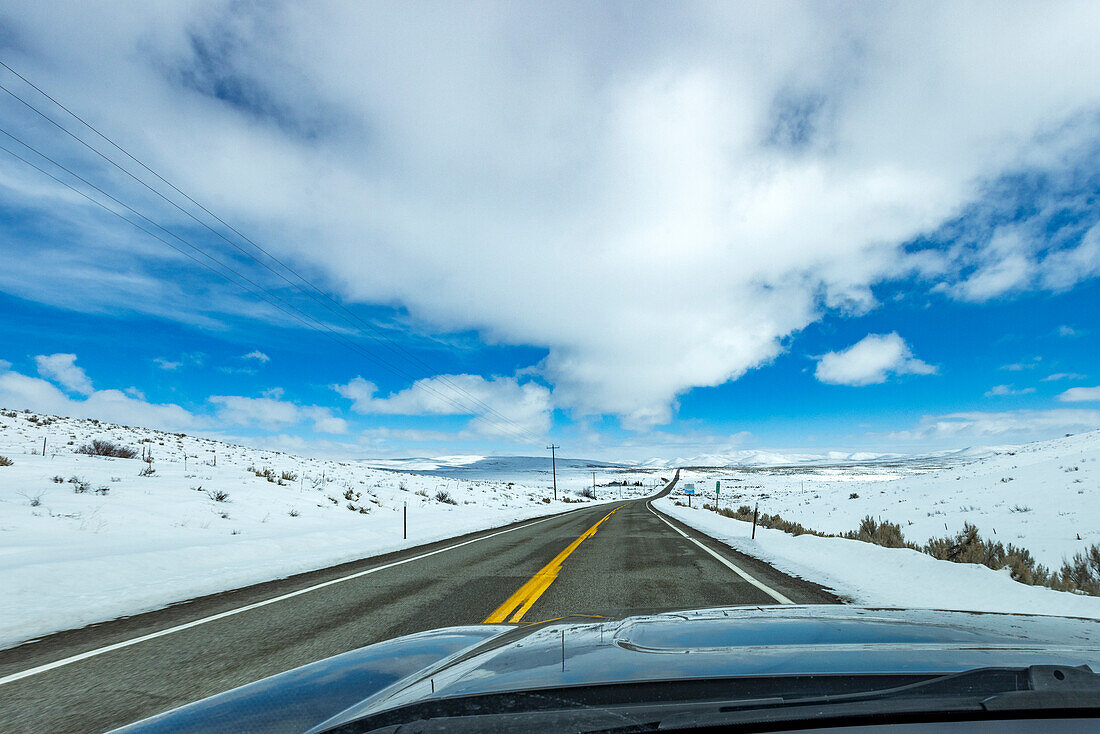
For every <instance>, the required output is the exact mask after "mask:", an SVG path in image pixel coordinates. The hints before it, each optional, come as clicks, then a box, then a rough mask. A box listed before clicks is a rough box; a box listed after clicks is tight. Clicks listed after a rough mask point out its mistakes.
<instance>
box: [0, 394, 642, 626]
mask: <svg viewBox="0 0 1100 734" xmlns="http://www.w3.org/2000/svg"><path fill="white" fill-rule="evenodd" d="M43 438H45V441H46V453H45V455H42V453H41V450H42V441H43ZM97 439H98V440H104V441H110V442H113V443H115V444H118V445H120V446H126V447H130V448H133V449H135V450H137V451H138V458H133V459H122V458H108V457H101V456H87V455H84V454H81V453H78V452H77V450H78V449H79V448H80V447H81V446H83V445H84V444H86V443H88V442H89V441H93V440H97ZM143 454H145V455H151V456H152V463H150V464H147V463H146V462H144V461H142V459H141V458H140V456H141V455H143ZM0 456H5V457H7V458H8V459H10V460H11V461H12V462H13V463H12V465H11V466H0V588H2V589H3V592H2V593H0V646H4V645H10V644H13V643H16V642H19V641H21V640H25V639H28V638H32V637H35V636H39V635H42V634H45V633H49V632H53V631H57V630H61V629H67V628H71V627H77V626H81V625H84V624H88V623H92V622H97V621H102V620H105V619H110V618H113V617H117V616H119V615H124V614H133V613H136V612H141V611H145V610H149V609H154V608H158V607H161V606H164V605H166V604H169V603H171V602H175V601H179V600H182V599H187V598H190V597H193V596H196V595H201V594H208V593H214V592H218V591H223V590H226V589H230V588H235V587H239V586H243V585H247V584H251V583H256V582H260V581H265V580H268V579H272V578H278V577H281V576H286V575H288V574H292V573H297V572H300V571H308V570H312V569H316V568H322V567H325V566H328V565H332V564H335V563H340V562H342V561H347V560H352V559H356V558H362V557H364V556H369V555H375V554H379V553H386V552H389V551H393V550H397V549H400V548H404V547H409V546H412V545H418V544H421V543H425V542H429V541H432V540H437V539H440V538H446V537H452V536H455V535H459V534H462V533H466V532H471V531H474V530H480V529H483V528H488V527H494V526H499V525H504V524H507V523H510V522H513V521H515V520H519V519H523V518H529V517H534V516H538V515H545V514H549V513H552V512H560V511H564V510H567V509H570V508H573V507H576V506H577V505H576V504H574V503H578V502H587V501H588V500H586V499H583V498H581V497H578V496H577V495H576V491H577V490H579V489H580V488H583V487H585V486H588V485H589V484H590V483H591V476H590V475H589V476H588V478H587V479H586V480H585V481H577V482H572V483H570V482H568V481H562V478H561V477H559V482H558V486H559V498H560V499H559V501H557V502H554V501H552V500H551V499H550V478H549V477H545V478H543V477H538V476H531V478H530V480H529V481H526V482H519V481H512V480H510V479H508V478H507V477H504V478H499V479H493V480H490V479H481V480H458V479H452V478H447V477H440V476H428V475H418V474H408V473H401V472H395V471H387V470H383V469H377V468H370V467H367V466H365V465H364V464H362V463H360V462H355V461H331V460H320V459H311V458H306V457H301V456H292V455H289V454H284V453H280V452H276V451H264V450H258V449H252V448H248V447H245V446H236V445H231V444H226V443H221V442H218V441H212V440H209V439H203V438H195V437H192V436H186V435H183V434H172V433H163V432H160V431H154V430H148V429H143V428H132V427H127V426H118V425H112V424H107V423H101V422H99V421H95V420H84V419H70V418H58V417H53V416H46V415H39V414H35V413H25V412H15V411H9V410H4V411H0ZM148 468H151V469H152V473H151V474H149V475H148V476H142V475H141V474H142V472H146V473H147V469H148ZM643 479H644V480H646V484H647V485H649V486H651V485H652V481H651V478H650V477H649V476H648V475H646V474H639V475H638V477H637V480H638V481H641V480H643ZM603 481H604V478H602V477H601V482H603ZM648 491H652V490H651V489H649V488H648V486H645V487H625V488H620V487H616V490H615V494H614V498H617V497H618V496H619V493H620V492H621V493H622V494H623V496H624V497H631V496H640V495H641V494H643V493H644V492H648ZM603 494H606V495H607V496H606V499H607V500H611V499H612V498H613V497H612V495H611V493H610V492H606V493H605V492H603V491H601V495H603ZM565 499H568V500H569V502H566V501H564V500H565ZM406 505H407V506H408V539H403V538H402V515H403V510H404V508H405V506H406Z"/></svg>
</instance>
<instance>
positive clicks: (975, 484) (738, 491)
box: [680, 431, 1100, 567]
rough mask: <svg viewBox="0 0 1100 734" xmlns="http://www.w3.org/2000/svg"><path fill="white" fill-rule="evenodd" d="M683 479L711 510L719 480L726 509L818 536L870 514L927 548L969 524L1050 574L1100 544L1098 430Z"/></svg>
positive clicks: (692, 473) (705, 472)
mask: <svg viewBox="0 0 1100 734" xmlns="http://www.w3.org/2000/svg"><path fill="white" fill-rule="evenodd" d="M680 479H681V482H682V483H683V484H687V483H693V484H695V486H696V491H699V492H704V493H705V498H706V501H707V502H709V503H713V502H714V484H715V482H716V481H720V482H721V491H720V495H719V498H720V501H721V505H722V506H723V507H726V506H732V507H737V506H739V505H755V504H756V503H757V502H759V503H760V511H761V512H766V513H769V514H779V515H780V516H781V517H783V518H784V519H787V520H794V521H796V522H800V523H802V524H803V525H805V526H806V527H808V528H813V529H814V530H819V531H822V532H830V533H842V532H846V531H848V530H855V529H856V528H857V527H858V526H859V521H860V519H861V518H863V517H864V516H866V515H871V516H872V517H875V518H880V519H882V520H889V521H890V522H895V523H898V524H899V525H901V528H902V532H904V533H905V537H906V538H907V539H909V540H912V541H915V542H917V543H924V542H925V541H927V540H928V539H929V538H930V537H932V536H939V535H944V534H945V533H947V532H951V533H954V532H955V531H956V530H959V529H961V528H962V525H963V523H964V522H969V523H972V524H974V525H977V526H978V529H979V530H981V533H982V536H983V537H987V538H989V539H991V540H997V541H1001V542H1002V543H1005V544H1008V543H1013V544H1015V545H1022V546H1024V547H1026V548H1027V549H1028V550H1030V551H1031V552H1032V554H1033V555H1034V556H1035V557H1036V559H1037V560H1038V561H1039V562H1040V563H1042V564H1044V565H1046V566H1053V567H1059V566H1061V565H1062V560H1063V558H1064V557H1068V556H1072V555H1073V554H1074V553H1076V552H1078V551H1081V550H1083V549H1084V548H1087V547H1088V546H1089V545H1092V544H1093V543H1100V491H1098V489H1100V431H1091V432H1089V433H1082V434H1078V435H1075V436H1068V437H1066V438H1059V439H1054V440H1052V441H1041V442H1037V443H1032V444H1025V445H1022V446H1014V447H1003V448H998V449H987V450H982V451H974V452H968V453H957V454H953V455H950V456H947V457H932V458H913V459H899V460H890V461H875V462H862V463H851V464H832V465H829V464H817V465H800V466H786V467H776V466H772V467H758V468H736V469H692V470H684V471H682V472H681V473H680ZM852 495H856V496H854V497H853V496H852ZM1078 536H1080V537H1078Z"/></svg>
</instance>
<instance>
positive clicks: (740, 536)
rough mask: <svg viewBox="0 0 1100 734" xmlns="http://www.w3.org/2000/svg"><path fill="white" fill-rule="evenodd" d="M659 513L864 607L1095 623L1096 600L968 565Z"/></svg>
mask: <svg viewBox="0 0 1100 734" xmlns="http://www.w3.org/2000/svg"><path fill="white" fill-rule="evenodd" d="M653 505H654V507H656V508H657V509H658V510H660V511H661V512H664V513H666V514H668V515H669V516H671V517H674V518H676V519H677V520H680V521H681V522H683V523H685V524H687V525H689V526H691V527H693V528H695V529H696V530H699V531H700V532H703V533H705V534H707V535H709V536H711V537H712V538H715V539H716V540H719V541H721V542H723V543H726V544H727V545H729V546H730V547H731V548H733V549H735V550H738V551H740V552H742V553H745V554H746V555H750V556H753V557H755V558H759V559H761V560H763V561H766V562H767V563H770V564H771V565H773V566H775V567H776V568H777V569H779V570H780V571H783V572H785V573H788V574H791V575H793V576H798V577H800V578H804V579H806V580H808V581H813V582H815V583H818V584H821V585H823V586H825V587H827V588H829V589H831V590H833V591H835V592H836V593H838V594H840V595H842V596H844V597H846V598H848V599H850V600H851V601H852V602H854V603H857V604H862V605H866V606H883V607H921V608H929V609H958V610H966V611H977V612H1017V613H1025V614H1055V615H1062V616H1072V617H1091V618H1096V619H1100V597H1094V596H1082V595H1078V594H1071V593H1068V592H1063V591H1053V590H1051V589H1047V588H1045V587H1039V586H1027V585H1025V584H1021V583H1019V582H1017V581H1013V580H1012V579H1011V578H1010V577H1009V573H1008V570H1007V569H1004V570H1002V571H993V570H991V569H989V568H986V567H985V566H981V565H977V564H970V563H952V562H950V561H939V560H936V559H935V558H932V557H931V556H928V555H925V554H924V553H921V552H919V551H914V550H909V549H907V548H883V547H882V546H877V545H872V544H870V543H864V542H861V541H858V540H847V539H844V538H820V537H817V536H814V535H799V536H794V535H790V534H788V533H785V532H783V531H781V530H769V529H767V528H761V527H758V528H757V529H756V539H755V540H753V539H751V538H750V535H751V532H752V523H746V522H742V521H740V520H734V519H732V518H728V517H723V516H722V515H719V514H718V513H716V512H712V511H710V510H702V509H699V508H698V507H694V508H691V509H689V508H687V507H683V506H680V505H676V504H675V501H674V498H673V497H671V496H670V497H664V498H662V499H659V500H655V501H654V502H653Z"/></svg>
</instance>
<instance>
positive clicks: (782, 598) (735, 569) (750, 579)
mask: <svg viewBox="0 0 1100 734" xmlns="http://www.w3.org/2000/svg"><path fill="white" fill-rule="evenodd" d="M646 507H648V508H649V511H650V512H652V513H653V514H654V515H656V516H657V519H659V520H660V521H661V522H663V523H664V524H665V525H668V526H669V527H670V528H672V529H673V530H675V531H676V532H678V533H679V534H680V535H682V536H684V537H685V538H687V539H688V540H690V541H691V542H692V543H695V545H697V546H699V547H700V548H702V549H703V550H705V551H706V552H707V553H709V554H711V555H712V556H714V557H715V558H717V559H718V561H719V562H720V563H722V564H723V565H724V566H726V568H728V569H730V570H731V571H733V572H734V573H736V574H737V575H738V576H740V577H741V578H743V579H745V581H748V582H749V583H750V584H752V585H753V586H755V587H756V588H758V589H760V590H761V591H763V592H764V593H765V594H767V595H768V596H770V597H771V598H772V599H775V600H776V601H777V602H779V603H780V604H794V602H793V601H791V600H790V599H788V598H787V597H785V596H783V595H782V594H780V593H779V592H778V591H776V590H775V589H773V588H771V587H770V586H768V585H766V584H763V583H761V582H759V581H757V580H756V579H755V578H753V577H752V576H750V575H749V574H748V573H746V572H745V571H742V570H741V569H740V568H738V567H737V566H735V565H734V564H732V563H730V561H729V559H727V558H724V557H722V556H720V555H718V554H717V553H715V552H714V551H712V550H711V549H710V548H708V547H706V546H705V545H703V544H702V543H700V542H699V541H698V540H696V539H695V538H693V537H691V536H690V535H688V534H687V533H685V532H684V531H683V530H681V529H680V528H678V527H676V526H675V525H673V524H672V523H670V522H669V521H668V520H666V519H665V518H664V517H662V516H661V514H660V513H658V512H657V511H656V510H654V509H653V505H652V504H650V503H648V502H647V503H646ZM2 682H3V681H0V683H2Z"/></svg>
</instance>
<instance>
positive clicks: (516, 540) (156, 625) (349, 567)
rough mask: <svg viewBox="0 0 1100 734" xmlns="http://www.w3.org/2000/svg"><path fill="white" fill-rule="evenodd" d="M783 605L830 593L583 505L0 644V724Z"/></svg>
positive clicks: (718, 548)
mask: <svg viewBox="0 0 1100 734" xmlns="http://www.w3.org/2000/svg"><path fill="white" fill-rule="evenodd" d="M675 481H676V480H675V479H674V480H673V481H672V482H670V483H669V485H668V486H667V487H666V488H665V489H664V490H663V491H662V492H661V494H662V495H663V494H665V493H667V492H668V491H670V490H671V488H672V487H673V485H674V484H675ZM788 602H793V603H797V604H805V603H831V602H836V599H835V597H833V596H831V595H829V594H828V593H826V592H825V591H823V590H822V589H821V588H820V587H817V586H815V585H813V584H810V583H807V582H805V581H802V580H799V579H794V578H791V577H789V576H786V575H784V574H781V573H779V572H778V571H776V570H775V569H773V568H771V567H770V566H768V565H766V564H764V563H762V562H760V561H757V560H755V559H752V558H748V557H746V556H743V555H741V554H738V553H736V552H734V551H732V550H730V549H729V548H728V547H726V546H724V545H722V544H721V543H718V542H716V541H714V540H711V539H709V538H707V537H706V536H703V535H701V534H699V533H696V532H695V531H692V530H690V529H688V528H687V527H686V526H683V525H682V524H680V523H678V522H676V521H674V520H671V519H669V518H667V517H665V516H663V515H660V514H659V513H657V511H656V510H654V509H653V508H652V507H651V506H650V504H649V502H648V500H633V501H624V502H621V503H613V504H604V505H598V506H595V507H584V508H581V509H579V510H574V511H572V512H568V513H565V514H561V515H555V516H552V517H549V518H544V519H541V520H535V521H526V522H521V523H517V524H515V525H512V526H509V527H507V528H498V529H496V530H489V531H484V532H481V533H474V534H471V535H467V536H463V537H461V538H454V539H451V540H448V541H442V542H439V543H432V544H429V545H426V546H420V547H418V548H412V549H409V550H406V551H401V552H399V553H393V554H389V555H386V556H379V557H375V558H368V559H364V560H362V561H357V562H354V563H349V564H343V565H341V566H336V567H333V568H329V569H324V570H321V571H316V572H312V573H308V574H301V575H299V576H294V577H291V578H288V579H282V580H279V581H274V582H271V583H267V584H259V585H256V586H252V587H248V588H245V589H238V590H236V591H232V592H227V593H224V594H217V595H214V596H210V597H203V598H201V599H196V600H193V601H191V602H187V603H184V604H179V605H175V606H173V607H170V608H168V609H163V610H159V611H156V612H150V613H148V614H142V615H138V616H135V617H129V618H125V619H120V620H115V621H113V622H107V623H103V624H99V625H93V626H91V627H86V628H83V629H80V630H72V631H69V632H62V633H59V634H56V635H51V636H49V637H47V638H44V639H42V640H39V641H37V642H33V643H28V644H25V645H21V646H19V647H15V648H11V649H9V650H3V651H0V731H5V732H8V731H10V732H16V731H28V732H30V731H36V732H37V731H49V732H94V731H103V730H106V729H110V728H113V727H116V726H120V725H122V724H126V723H129V722H131V721H135V720H137V719H140V718H143V717H145V716H150V715H152V714H155V713H158V712H161V711H165V710H167V709H170V708H173V707H175V706H179V705H181V704H184V703H187V702H189V701H194V700H196V699H199V698H203V697H205V696H209V695H212V694H214V693H219V692H221V691H224V690H226V689H229V688H232V687H234V686H239V685H242V684H244V683H248V682H250V681H254V680H257V679H259V678H263V677H265V676H268V675H272V674H275V673H278V672H281V671H284V670H287V669H289V668H293V667H296V666H298V665H304V664H305V663H308V662H312V661H314V660H319V659H321V658H325V657H329V656H331V655H336V654H338V653H341V652H346V651H348V650H352V649H355V648H357V647H361V646H363V645H368V644H371V643H373V642H379V641H381V640H386V639H390V638H392V637H397V636H399V635H405V634H409V633H412V632H418V631H421V630H427V629H433V628H437V627H447V626H451V625H464V624H477V623H481V622H498V621H504V622H520V621H522V622H535V621H539V620H543V619H552V618H556V617H561V616H565V615H568V614H592V615H600V616H606V617H623V616H628V615H631V614H643V613H649V612H658V611H670V610H676V609H688V608H699V607H708V606H722V605H736V604H776V603H788Z"/></svg>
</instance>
